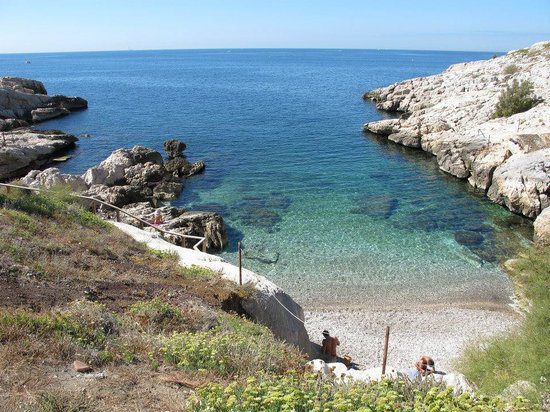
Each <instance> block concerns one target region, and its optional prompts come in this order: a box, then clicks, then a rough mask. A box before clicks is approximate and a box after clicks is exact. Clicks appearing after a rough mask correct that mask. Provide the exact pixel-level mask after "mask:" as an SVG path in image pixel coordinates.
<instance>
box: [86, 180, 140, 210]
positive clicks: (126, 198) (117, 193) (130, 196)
mask: <svg viewBox="0 0 550 412" xmlns="http://www.w3.org/2000/svg"><path fill="white" fill-rule="evenodd" d="M82 194H83V195H84V196H89V197H93V198H96V199H99V200H103V201H104V202H107V203H110V204H112V205H114V206H117V207H122V206H124V205H127V204H130V203H135V202H139V201H141V200H143V198H144V197H145V196H146V195H144V193H143V192H142V191H141V190H140V188H138V187H136V186H130V185H122V186H106V185H101V184H98V185H92V186H91V187H90V188H89V189H88V190H86V191H85V192H83V193H82Z"/></svg>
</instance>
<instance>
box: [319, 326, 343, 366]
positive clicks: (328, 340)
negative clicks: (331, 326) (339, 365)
mask: <svg viewBox="0 0 550 412" xmlns="http://www.w3.org/2000/svg"><path fill="white" fill-rule="evenodd" d="M323 337H324V339H323V342H322V343H321V345H322V348H321V352H322V353H323V356H324V357H325V360H326V362H336V360H337V355H336V347H337V346H339V345H340V341H339V340H338V338H337V337H336V336H330V333H329V332H328V330H324V331H323Z"/></svg>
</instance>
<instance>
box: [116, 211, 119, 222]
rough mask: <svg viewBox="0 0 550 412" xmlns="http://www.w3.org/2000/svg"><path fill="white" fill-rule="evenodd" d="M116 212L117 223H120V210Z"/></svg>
mask: <svg viewBox="0 0 550 412" xmlns="http://www.w3.org/2000/svg"><path fill="white" fill-rule="evenodd" d="M115 212H116V221H117V222H120V210H118V209H116V210H115Z"/></svg>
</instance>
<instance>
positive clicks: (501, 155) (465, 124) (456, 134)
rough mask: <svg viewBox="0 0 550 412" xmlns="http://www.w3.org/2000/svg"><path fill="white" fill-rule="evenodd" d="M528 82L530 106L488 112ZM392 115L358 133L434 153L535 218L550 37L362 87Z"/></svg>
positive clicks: (542, 189)
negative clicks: (488, 56) (434, 70)
mask: <svg viewBox="0 0 550 412" xmlns="http://www.w3.org/2000/svg"><path fill="white" fill-rule="evenodd" d="M523 81H528V82H530V83H531V84H532V93H533V96H534V99H535V105H534V107H532V108H530V109H529V110H526V111H523V112H521V113H517V114H513V115H511V116H509V117H496V116H495V110H496V106H497V103H498V102H499V99H500V96H501V94H502V92H503V91H504V90H505V89H506V88H507V87H511V86H513V85H514V82H517V83H518V84H520V83H521V82H523ZM363 97H364V99H367V100H372V101H374V102H375V104H376V107H377V108H379V109H381V110H386V111H391V112H397V113H400V116H399V118H396V119H386V120H381V121H377V122H370V123H366V124H365V125H364V126H363V130H364V131H366V132H370V133H374V134H378V135H383V136H387V138H388V139H389V140H391V141H393V142H395V143H399V144H402V145H404V146H409V147H414V148H420V149H422V150H425V151H427V152H429V153H432V154H433V155H435V156H436V158H437V162H438V163H439V167H440V168H441V170H443V171H445V172H447V173H450V174H452V175H454V176H456V177H459V178H462V179H468V182H469V183H470V184H471V185H472V186H474V187H475V188H479V189H480V190H483V191H484V192H485V194H486V195H487V196H488V197H489V198H490V199H491V200H492V201H494V202H496V203H498V204H501V205H503V206H505V207H507V208H508V209H509V210H511V211H512V212H514V213H518V214H521V215H524V216H526V217H529V218H532V219H535V218H536V217H537V216H539V215H540V214H541V212H542V211H543V210H544V209H545V208H546V207H548V206H549V205H550V197H549V196H550V42H541V43H537V44H534V45H533V46H531V47H530V48H527V49H521V50H515V51H511V52H509V53H508V54H506V55H505V56H502V57H496V58H493V59H491V60H484V61H475V62H469V63H460V64H456V65H453V66H451V67H449V68H448V69H447V70H445V71H444V72H443V73H441V74H438V75H434V76H428V77H421V78H416V79H411V80H406V81H403V82H399V83H395V84H393V85H391V86H388V87H383V88H379V89H376V90H373V91H370V92H367V93H365V95H364V96H363Z"/></svg>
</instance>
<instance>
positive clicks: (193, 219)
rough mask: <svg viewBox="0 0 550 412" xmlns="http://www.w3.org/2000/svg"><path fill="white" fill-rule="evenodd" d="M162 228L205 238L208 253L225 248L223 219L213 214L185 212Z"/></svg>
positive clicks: (225, 239) (225, 237) (225, 234)
mask: <svg viewBox="0 0 550 412" xmlns="http://www.w3.org/2000/svg"><path fill="white" fill-rule="evenodd" d="M164 228H166V229H167V230H170V231H172V232H176V233H181V234H184V235H191V236H202V237H205V238H206V240H205V243H206V249H207V250H209V251H210V250H212V251H214V250H216V251H221V250H223V249H224V248H225V246H227V232H226V229H225V224H224V221H223V218H222V217H221V216H220V215H218V214H217V213H214V212H201V211H193V212H185V213H182V214H181V215H179V216H178V217H176V218H174V219H172V220H171V221H169V222H166V224H165V225H164ZM173 240H174V241H176V240H177V239H173Z"/></svg>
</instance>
